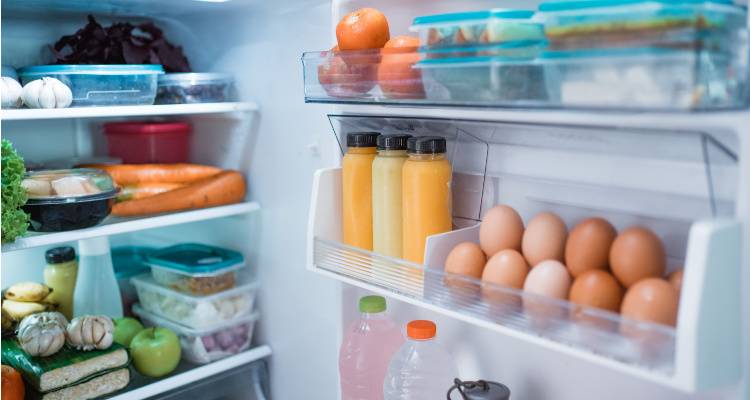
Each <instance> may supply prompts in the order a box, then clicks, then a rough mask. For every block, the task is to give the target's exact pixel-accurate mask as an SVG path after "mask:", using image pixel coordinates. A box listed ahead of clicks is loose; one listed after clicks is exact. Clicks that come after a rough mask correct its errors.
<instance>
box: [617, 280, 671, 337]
mask: <svg viewBox="0 0 750 400" xmlns="http://www.w3.org/2000/svg"><path fill="white" fill-rule="evenodd" d="M679 304H680V293H679V292H678V291H677V289H675V288H674V286H672V284H671V283H669V282H667V281H666V280H664V279H662V278H646V279H642V280H640V281H638V282H637V283H636V284H634V285H632V286H631V287H630V288H629V289H628V291H627V292H625V297H624V298H623V299H622V306H621V309H620V313H621V314H622V315H623V316H624V317H628V318H632V319H635V320H639V321H650V322H656V323H659V324H664V325H670V326H675V324H676V323H677V309H678V307H679Z"/></svg>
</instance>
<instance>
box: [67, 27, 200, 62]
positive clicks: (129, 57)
mask: <svg viewBox="0 0 750 400" xmlns="http://www.w3.org/2000/svg"><path fill="white" fill-rule="evenodd" d="M52 51H53V52H54V54H55V58H56V61H57V64H161V65H162V66H164V70H166V71H167V72H190V64H189V63H188V60H187V58H186V57H185V55H184V54H183V53H182V48H181V47H179V46H175V45H173V44H172V43H170V42H169V41H167V39H166V38H165V37H164V34H163V33H162V31H161V29H159V28H157V27H156V25H154V24H153V23H151V22H145V23H142V24H139V25H137V26H136V25H132V24H129V23H122V22H117V23H114V24H112V25H110V26H109V27H108V28H104V27H102V26H101V25H99V24H98V23H97V22H96V20H95V19H94V17H93V16H91V15H89V16H88V24H86V26H84V27H83V28H82V29H79V30H78V31H77V32H76V33H75V34H73V35H67V36H63V37H61V38H60V40H58V41H57V42H56V43H55V45H54V47H53V48H52Z"/></svg>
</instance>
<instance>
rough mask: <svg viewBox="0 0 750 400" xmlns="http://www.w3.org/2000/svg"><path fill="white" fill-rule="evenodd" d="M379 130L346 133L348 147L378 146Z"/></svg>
mask: <svg viewBox="0 0 750 400" xmlns="http://www.w3.org/2000/svg"><path fill="white" fill-rule="evenodd" d="M378 136H380V133H379V132H352V133H347V134H346V147H376V146H377V140H378Z"/></svg>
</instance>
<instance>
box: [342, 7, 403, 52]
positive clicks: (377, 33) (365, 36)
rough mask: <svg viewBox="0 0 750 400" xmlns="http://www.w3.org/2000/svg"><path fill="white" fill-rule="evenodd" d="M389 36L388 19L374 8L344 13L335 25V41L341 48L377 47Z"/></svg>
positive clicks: (362, 48) (382, 44)
mask: <svg viewBox="0 0 750 400" xmlns="http://www.w3.org/2000/svg"><path fill="white" fill-rule="evenodd" d="M390 37H391V34H390V32H389V28H388V20H387V19H386V18H385V15H383V13H382V12H380V11H378V10H376V9H374V8H362V9H359V10H357V11H354V12H351V13H349V14H346V15H345V16H344V18H343V19H341V21H340V22H339V23H338V25H336V41H337V42H338V44H339V48H340V49H341V50H364V49H379V48H382V47H383V46H384V45H385V44H386V42H388V39H390Z"/></svg>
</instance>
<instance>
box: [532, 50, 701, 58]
mask: <svg viewBox="0 0 750 400" xmlns="http://www.w3.org/2000/svg"><path fill="white" fill-rule="evenodd" d="M692 52H693V51H692V50H689V49H687V50H686V49H678V48H671V49H670V48H663V47H638V48H613V49H583V50H549V51H545V52H542V54H541V55H540V56H539V58H540V59H542V60H556V59H557V60H564V59H574V58H588V57H617V56H625V57H631V56H643V55H648V56H656V57H658V56H668V55H675V54H680V53H685V54H691V53H692Z"/></svg>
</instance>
